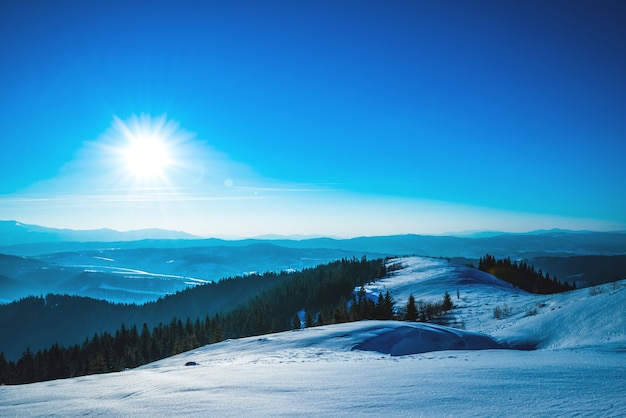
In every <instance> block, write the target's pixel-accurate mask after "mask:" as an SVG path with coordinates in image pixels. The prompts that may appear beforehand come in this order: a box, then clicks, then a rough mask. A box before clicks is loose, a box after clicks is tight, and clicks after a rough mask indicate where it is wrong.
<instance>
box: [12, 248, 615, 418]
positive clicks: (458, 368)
mask: <svg viewBox="0 0 626 418" xmlns="http://www.w3.org/2000/svg"><path fill="white" fill-rule="evenodd" d="M392 262H394V261H392ZM395 262H401V263H402V265H403V266H404V268H403V269H402V270H399V271H396V272H394V273H393V274H391V275H390V276H389V277H387V278H385V279H383V280H380V281H377V282H376V283H372V284H370V285H368V287H367V290H368V291H369V292H371V293H373V294H377V292H378V291H381V290H383V289H384V290H385V291H386V290H389V291H390V293H391V294H392V296H393V297H394V299H395V300H396V301H397V302H398V305H401V303H402V302H401V301H402V300H404V301H405V302H406V298H408V296H409V295H410V294H413V295H414V296H415V297H416V298H417V299H423V300H428V298H432V299H433V300H440V299H441V297H442V295H443V293H444V292H445V291H446V290H447V291H448V292H449V293H450V294H451V295H452V297H453V301H454V303H455V304H456V307H455V308H454V309H453V313H454V315H455V317H456V321H457V323H464V324H465V330H460V329H452V328H446V327H440V326H436V325H432V324H416V323H407V322H398V321H361V322H356V323H347V324H338V325H328V326H323V327H317V328H310V329H304V330H298V331H290V332H283V333H278V334H271V335H264V336H258V337H250V338H243V339H239V340H229V341H224V342H222V343H219V344H214V345H210V346H205V347H202V348H199V349H196V350H192V351H189V352H186V353H183V354H180V355H178V356H174V357H171V358H167V359H164V360H161V361H158V362H155V363H152V364H148V365H146V366H143V367H140V368H137V369H134V370H128V371H125V372H119V373H111V374H107V375H96V376H87V377H80V378H74V379H65V380H58V381H53V382H43V383H35V384H30V385H21V386H5V387H0V415H1V416H50V415H60V416H78V415H97V416H172V415H184V416H243V415H247V416H293V415H296V416H381V415H383V414H389V415H393V416H425V417H431V416H432V417H440V416H475V417H484V416H616V417H617V416H626V400H625V399H626V322H625V321H626V319H624V318H626V312H625V311H626V282H624V281H622V282H617V283H616V284H613V285H605V286H604V287H603V288H597V289H593V290H590V289H579V290H576V291H573V292H569V293H565V294H557V295H540V296H539V295H531V294H528V293H526V292H522V291H520V290H517V289H513V288H511V287H510V286H508V285H507V284H505V283H502V282H501V281H499V280H497V279H495V278H493V277H491V276H489V275H487V274H484V273H482V272H477V271H475V270H472V269H468V268H466V267H462V266H455V265H452V264H450V263H448V262H447V261H443V260H432V259H424V258H417V257H415V258H405V259H401V260H395ZM457 290H458V294H459V298H457V296H456V295H457ZM503 304H506V305H507V306H509V307H510V309H509V310H510V314H509V315H508V316H506V317H504V318H503V319H499V320H498V319H495V318H494V317H493V308H494V307H496V306H501V305H503ZM459 341H462V342H463V343H462V344H461V343H459ZM522 343H533V344H535V345H537V348H538V349H537V350H533V351H528V350H511V349H502V348H496V347H505V346H510V345H511V344H513V345H515V344H522ZM463 344H464V345H463ZM494 344H495V345H496V346H495V347H494ZM431 350H436V351H431ZM410 353H413V354H410ZM189 362H193V365H189V366H186V364H187V363H189Z"/></svg>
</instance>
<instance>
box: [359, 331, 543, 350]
mask: <svg viewBox="0 0 626 418" xmlns="http://www.w3.org/2000/svg"><path fill="white" fill-rule="evenodd" d="M352 349H353V350H362V351H376V352H379V353H383V354H390V355H391V356H406V355H411V354H420V353H428V352H432V351H445V350H493V349H516V350H517V349H521V350H534V349H535V347H534V346H533V345H532V344H520V345H515V346H512V345H511V344H508V343H503V342H498V341H496V340H495V339H494V338H492V337H490V336H488V335H485V334H481V333H478V332H469V331H464V330H459V329H455V328H449V327H444V326H441V325H435V324H426V323H416V324H411V325H404V326H401V327H398V328H395V329H391V330H389V329H386V330H384V331H382V332H381V333H380V334H378V335H375V336H373V337H370V338H368V339H366V340H364V341H363V342H360V343H359V344H357V345H355V346H354V347H353V348H352Z"/></svg>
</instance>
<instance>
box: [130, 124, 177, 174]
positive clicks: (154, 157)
mask: <svg viewBox="0 0 626 418" xmlns="http://www.w3.org/2000/svg"><path fill="white" fill-rule="evenodd" d="M129 139H130V141H129V144H128V148H126V149H125V150H124V151H123V155H124V158H125V162H126V165H127V169H128V170H129V171H130V172H131V173H133V174H134V175H135V176H136V177H139V178H144V179H152V178H158V177H162V176H163V175H164V173H165V169H166V168H167V167H168V166H169V165H170V163H171V161H170V156H169V150H168V147H167V144H166V143H165V142H164V140H163V139H162V138H159V137H157V136H143V135H141V136H136V137H133V138H129Z"/></svg>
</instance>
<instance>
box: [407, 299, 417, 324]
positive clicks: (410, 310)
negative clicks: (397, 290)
mask: <svg viewBox="0 0 626 418" xmlns="http://www.w3.org/2000/svg"><path fill="white" fill-rule="evenodd" d="M417 316H418V313H417V305H416V304H415V297H414V296H413V295H410V296H409V301H408V302H407V304H406V320H407V321H417Z"/></svg>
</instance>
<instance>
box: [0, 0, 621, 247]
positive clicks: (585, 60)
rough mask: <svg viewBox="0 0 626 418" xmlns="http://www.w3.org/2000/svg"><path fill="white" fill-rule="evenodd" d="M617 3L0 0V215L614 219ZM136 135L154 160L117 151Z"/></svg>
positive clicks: (303, 222)
mask: <svg viewBox="0 0 626 418" xmlns="http://www.w3.org/2000/svg"><path fill="white" fill-rule="evenodd" d="M624 21H626V5H625V4H624V3H623V2H619V1H614V2H607V1H593V2H592V1H583V2H581V1H536V2H535V1H524V2H501V1H385V2H383V1H268V2H258V1H249V2H243V1H232V2H211V1H197V2H192V1H181V2H165V1H155V2H139V1H124V2H118V1H101V2H99V1H92V2H83V1H75V2H73V1H56V2H49V1H28V0H26V1H22V0H20V1H14V0H9V1H4V2H2V4H0V39H2V41H1V42H0V56H1V57H2V64H1V65H0V75H1V76H0V91H2V94H1V95H0V127H1V129H2V130H1V131H0V134H1V135H2V152H1V153H0V174H1V176H2V182H0V218H1V219H16V220H19V221H22V222H26V223H38V224H43V225H47V226H56V227H66V228H76V229H86V228H99V227H110V228H115V229H123V230H128V229H139V228H145V227H161V228H171V229H179V230H185V231H188V232H191V233H196V234H200V235H203V236H254V235H259V234H267V233H279V234H321V235H334V236H357V235H381V234H391V233H445V232H450V231H463V230H482V229H497V230H505V231H526V230H532V229H541V228H570V229H596V230H616V229H626V194H625V193H624V192H623V189H624V186H623V185H624V184H626V168H624V158H625V156H626V77H625V76H624V74H626V44H625V43H624V42H623V40H624V39H626V25H625V24H624ZM159 127H160V129H161V130H160V131H159ZM157 131H158V132H157ZM141 135H148V136H151V137H154V136H159V135H160V136H161V137H160V138H158V141H160V144H161V145H163V144H164V148H166V150H165V151H164V152H165V153H169V155H168V156H167V157H165V159H166V160H167V163H166V164H164V165H163V167H159V168H157V169H156V171H157V172H158V173H154V172H153V173H152V174H151V175H147V174H145V173H144V174H140V173H138V171H137V169H136V167H135V168H133V167H131V166H130V163H129V162H128V159H127V158H126V157H125V155H126V154H125V151H124V150H126V149H127V148H128V146H129V145H128V144H129V141H130V140H129V138H131V137H132V138H135V139H136V138H137V137H138V136H141ZM130 142H132V141H130Z"/></svg>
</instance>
